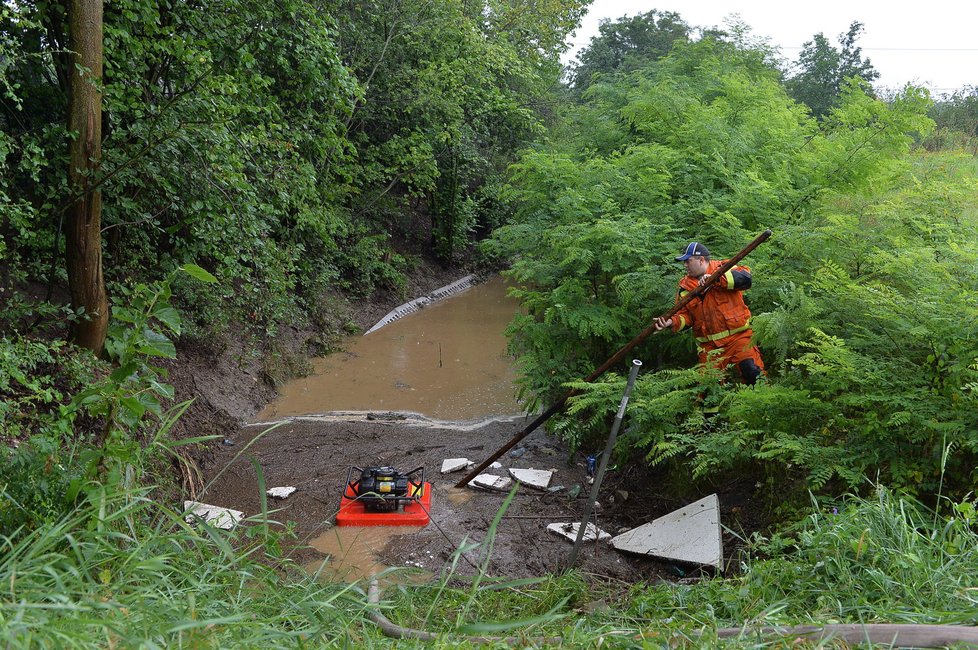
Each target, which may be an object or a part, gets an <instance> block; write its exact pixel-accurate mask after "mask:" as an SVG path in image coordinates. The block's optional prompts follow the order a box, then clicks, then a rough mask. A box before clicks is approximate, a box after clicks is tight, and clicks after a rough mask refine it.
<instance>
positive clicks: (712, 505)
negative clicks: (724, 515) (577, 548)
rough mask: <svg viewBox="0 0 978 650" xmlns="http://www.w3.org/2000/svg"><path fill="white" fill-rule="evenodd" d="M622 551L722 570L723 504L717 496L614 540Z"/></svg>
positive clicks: (690, 505)
mask: <svg viewBox="0 0 978 650" xmlns="http://www.w3.org/2000/svg"><path fill="white" fill-rule="evenodd" d="M611 545H612V546H614V547H615V548H616V549H618V550H620V551H627V552H629V553H637V554H640V555H650V556H653V557H658V558H663V559H667V560H675V561H679V562H688V563H690V564H701V565H707V566H714V567H716V568H718V569H720V568H721V565H722V563H723V540H722V539H721V537H720V503H719V500H718V499H717V495H716V494H711V495H710V496H708V497H704V498H702V499H700V500H699V501H696V502H695V503H691V504H689V505H688V506H686V507H684V508H680V509H679V510H675V511H673V512H670V513H669V514H668V515H665V516H663V517H659V518H658V519H655V520H653V521H651V522H649V523H647V524H643V525H642V526H639V527H638V528H633V529H632V530H629V531H627V532H625V533H622V534H621V535H618V536H617V537H615V538H614V539H612V540H611Z"/></svg>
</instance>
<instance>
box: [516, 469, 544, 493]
mask: <svg viewBox="0 0 978 650" xmlns="http://www.w3.org/2000/svg"><path fill="white" fill-rule="evenodd" d="M509 475H510V476H512V477H513V478H515V479H516V480H517V481H519V482H520V483H522V484H523V485H525V486H527V487H531V488H536V489H537V490H546V489H547V487H548V486H549V485H550V479H551V478H552V477H553V475H554V473H553V472H552V471H550V470H545V469H533V468H532V467H531V468H529V469H519V468H516V467H513V468H510V470H509Z"/></svg>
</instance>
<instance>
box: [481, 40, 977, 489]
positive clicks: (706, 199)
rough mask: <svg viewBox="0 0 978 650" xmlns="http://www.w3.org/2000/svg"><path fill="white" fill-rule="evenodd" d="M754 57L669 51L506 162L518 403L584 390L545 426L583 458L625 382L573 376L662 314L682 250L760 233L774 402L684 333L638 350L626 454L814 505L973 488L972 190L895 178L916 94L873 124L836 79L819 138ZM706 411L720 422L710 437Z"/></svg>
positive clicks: (606, 84) (923, 103) (501, 235)
mask: <svg viewBox="0 0 978 650" xmlns="http://www.w3.org/2000/svg"><path fill="white" fill-rule="evenodd" d="M766 60H767V58H766V56H764V55H762V53H760V52H757V51H754V50H750V49H747V50H745V49H743V46H742V45H738V44H735V43H731V42H728V41H719V40H716V39H710V38H707V39H703V40H701V41H699V42H696V43H690V44H684V45H681V46H677V47H676V48H674V50H673V52H672V53H671V54H670V55H669V56H667V57H665V58H663V59H661V60H660V61H658V62H656V63H655V65H652V66H649V67H647V68H645V69H643V70H640V71H636V72H634V73H632V74H631V75H628V76H623V77H620V78H608V79H607V80H604V81H601V82H598V83H596V84H595V85H594V86H593V87H592V88H591V90H590V91H589V93H588V96H587V99H586V101H585V103H584V105H583V106H581V107H580V108H579V109H578V110H577V111H575V112H573V114H572V120H573V122H572V124H570V125H568V126H566V127H564V128H562V129H561V130H560V131H559V132H558V133H559V135H561V136H564V135H565V134H573V137H567V138H565V139H558V140H556V141H554V142H553V143H552V144H550V145H548V146H540V147H537V148H534V149H532V150H528V151H527V152H526V153H525V154H524V156H523V157H522V159H521V161H520V162H519V163H518V164H517V165H516V166H514V175H513V180H512V186H511V188H510V192H511V193H512V195H513V197H514V198H515V202H516V204H517V205H519V206H520V211H519V213H518V216H517V219H516V221H515V222H514V223H512V224H511V225H508V226H506V227H504V228H501V229H500V230H499V231H498V232H497V234H496V236H495V237H494V239H493V243H492V246H493V247H494V248H495V249H496V250H498V251H499V252H500V253H502V254H506V255H511V256H512V257H513V259H514V262H513V267H512V271H511V275H512V277H513V278H514V279H515V280H516V282H517V285H518V289H517V295H519V296H520V297H521V298H522V299H523V303H524V307H525V314H523V315H520V316H518V317H517V318H516V320H514V322H513V324H512V326H511V335H512V341H511V346H512V350H513V351H514V352H515V353H517V354H518V356H519V363H520V365H521V368H522V370H523V378H522V388H523V390H524V391H525V392H526V394H527V395H528V396H530V397H531V398H533V399H536V401H537V402H540V401H543V402H546V401H549V400H550V399H551V398H552V397H553V396H554V395H555V394H558V393H561V392H562V391H563V390H565V389H566V387H567V386H568V385H571V386H575V387H578V388H580V389H581V390H582V392H583V394H582V395H581V396H579V397H578V398H576V399H575V400H574V402H573V404H572V405H571V409H570V411H569V413H568V414H566V415H564V416H562V417H559V418H557V419H556V421H555V422H554V424H553V428H554V430H555V431H557V432H559V433H560V434H561V435H563V436H565V437H567V438H568V439H570V440H572V441H574V442H576V443H577V444H580V445H582V446H584V447H589V446H590V445H591V444H593V443H592V442H591V441H592V436H600V435H601V434H603V433H605V432H606V431H607V423H608V421H609V419H610V418H611V417H613V415H614V412H615V408H616V406H617V401H618V397H617V396H620V391H621V386H622V382H623V381H624V378H623V377H616V376H611V377H609V378H608V379H607V380H606V381H604V382H599V383H597V384H594V385H590V384H588V385H580V384H577V383H574V380H575V379H578V378H580V377H582V376H585V375H586V374H589V372H590V371H591V370H592V369H593V368H594V367H596V366H597V365H598V364H599V363H601V362H602V361H604V359H605V358H607V357H608V356H610V354H611V353H612V352H613V351H614V350H616V349H618V348H619V347H621V345H623V344H624V343H625V342H626V341H628V340H630V339H631V338H632V336H634V334H635V333H636V332H638V331H639V330H640V329H642V328H644V327H645V326H646V325H647V324H648V322H649V320H650V318H651V317H652V316H654V315H656V314H657V313H661V312H663V311H665V309H666V308H667V307H668V306H669V305H670V304H671V302H672V300H673V299H674V296H675V282H676V280H677V278H678V276H679V274H680V273H681V271H680V270H679V269H678V268H676V267H675V266H674V265H672V264H670V263H669V262H670V261H671V258H672V256H674V255H675V252H676V251H677V250H680V249H681V247H682V246H683V245H684V244H685V243H686V242H688V241H690V240H693V239H695V240H699V241H706V242H709V244H710V246H711V249H713V250H715V251H716V252H717V253H718V255H723V254H729V253H731V252H733V251H736V250H738V249H739V248H740V247H741V246H742V245H743V244H744V243H746V242H747V241H749V240H750V239H751V238H752V237H753V236H754V235H755V234H756V233H757V232H758V231H759V230H761V229H763V228H765V227H770V228H772V229H773V230H774V231H775V233H776V235H775V239H774V240H772V242H771V243H770V244H768V245H766V246H764V247H761V248H760V249H758V250H757V251H755V252H754V254H752V256H751V258H750V260H748V264H749V265H750V266H752V267H753V268H754V270H755V273H756V278H757V281H756V282H755V286H754V287H753V288H752V290H751V292H750V293H751V301H752V303H751V304H752V310H753V312H754V315H755V327H754V329H755V333H756V334H757V337H758V341H759V343H760V345H761V347H762V349H763V350H764V353H765V359H766V361H767V364H768V382H767V383H765V384H763V385H760V386H758V387H756V388H755V389H746V388H743V387H739V386H731V385H727V384H726V383H725V380H724V377H722V376H719V375H717V374H716V373H703V372H702V371H700V370H698V369H695V368H692V367H691V366H693V365H694V364H695V355H694V354H693V350H692V349H691V348H692V346H691V341H690V339H689V338H688V337H683V336H675V337H672V336H668V335H662V336H658V337H652V338H651V339H650V340H649V341H647V342H646V343H645V344H644V345H643V347H642V348H641V349H637V350H636V352H635V354H636V355H637V356H638V357H639V358H642V359H644V360H646V362H647V364H648V366H647V367H649V368H650V371H649V372H648V373H647V374H646V375H645V377H644V379H640V381H639V384H638V385H637V386H636V390H635V393H634V394H633V398H632V401H631V402H630V411H629V413H630V418H633V419H632V423H633V426H632V429H631V431H632V433H631V434H629V435H627V436H625V437H624V438H623V440H622V445H623V447H628V448H630V449H632V450H638V451H640V452H641V453H644V454H646V455H647V458H649V459H650V461H651V462H653V463H662V464H665V465H669V466H672V463H674V462H675V461H676V460H678V459H680V458H682V459H684V461H685V462H684V464H683V465H682V471H683V475H684V476H685V475H686V473H687V472H688V471H689V469H690V468H692V470H693V473H694V475H697V476H699V475H707V474H714V473H715V472H717V471H722V470H727V469H737V470H740V471H744V469H745V468H747V467H753V468H755V469H756V468H759V467H761V468H764V470H765V471H767V472H769V475H770V479H771V480H772V481H775V480H777V481H788V482H789V483H790V482H791V480H792V479H805V483H803V484H804V485H806V486H807V487H809V488H817V489H827V488H828V487H830V486H833V485H840V484H841V485H844V486H846V487H858V486H859V485H861V484H862V481H863V477H864V476H867V475H869V476H873V477H877V476H878V477H880V478H882V479H883V480H885V481H887V482H890V483H893V484H897V485H900V486H902V487H906V488H909V489H924V490H936V489H937V488H938V486H939V485H941V483H942V481H943V483H944V485H945V487H950V486H953V488H954V489H955V490H958V489H968V488H967V486H970V481H971V478H970V471H971V470H970V469H968V468H969V467H971V466H973V464H974V462H973V461H974V458H975V455H974V454H975V451H976V450H978V446H976V445H978V438H976V437H975V436H974V434H973V432H974V431H975V430H978V429H976V421H975V416H974V414H973V413H972V412H971V409H970V408H968V406H966V405H968V404H970V403H971V400H973V398H974V395H973V393H974V386H975V385H978V384H976V379H978V366H976V365H975V359H976V357H978V350H976V349H975V347H974V345H973V344H972V343H971V342H973V341H975V340H978V339H976V337H975V332H974V331H973V329H974V325H973V323H974V322H978V320H976V319H975V318H974V317H973V316H974V315H975V305H974V299H973V295H974V294H973V292H971V291H969V290H966V289H965V287H968V286H970V285H971V284H972V283H973V282H976V281H978V279H976V278H975V277H974V273H973V270H974V269H975V268H978V266H976V265H975V264H974V262H973V260H975V259H978V251H976V250H975V249H974V244H973V242H974V241H975V238H974V234H973V233H974V228H975V227H976V226H978V219H976V217H975V215H974V211H973V210H971V209H969V208H968V207H967V206H966V202H961V201H963V197H965V196H966V195H967V193H968V189H967V188H968V187H971V186H972V184H973V182H974V178H975V176H974V170H973V169H972V170H967V169H965V170H962V173H963V176H962V177H961V178H960V179H958V180H955V181H952V182H942V181H940V180H939V179H940V175H939V173H938V172H937V171H936V166H937V165H938V163H937V162H936V161H934V162H933V163H928V162H927V161H923V163H922V164H919V165H917V166H916V167H915V168H914V169H912V170H911V169H907V167H906V164H905V163H904V162H903V160H904V157H905V156H906V155H907V152H908V151H909V149H910V146H911V145H912V143H913V141H914V138H915V137H916V136H917V135H918V134H926V133H927V132H928V131H929V129H930V128H931V126H932V124H931V123H930V121H929V120H928V119H927V118H926V112H927V110H928V109H929V100H928V99H927V97H926V94H925V93H924V91H922V90H920V89H914V88H908V89H906V90H905V91H904V92H903V93H900V94H898V95H897V96H895V97H894V98H893V100H892V101H891V102H889V103H887V104H884V103H883V102H880V101H878V100H876V99H874V98H873V97H872V96H870V95H869V94H868V93H867V88H866V84H865V82H861V81H860V80H858V79H854V80H850V81H849V82H848V83H846V84H845V85H844V86H843V87H842V89H841V93H840V98H839V104H838V106H837V107H835V108H833V109H831V110H830V111H829V113H828V114H827V115H826V116H825V117H824V119H823V120H822V121H821V122H817V121H815V120H814V119H812V118H811V117H809V116H808V115H807V112H806V111H805V110H804V109H803V108H802V107H800V106H799V105H798V104H796V103H795V102H793V101H792V100H791V99H790V98H789V97H788V96H787V95H786V94H785V92H784V90H783V88H782V87H781V85H780V84H779V83H778V79H777V73H776V72H775V71H773V70H772V69H771V68H770V67H768V66H767V65H766V63H765V61H766ZM582 139H583V141H582ZM945 164H946V163H940V165H941V166H943V165H945ZM910 178H915V179H917V180H915V181H910V180H909V179H910ZM903 188H907V189H906V190H904V189H903ZM913 188H916V189H913ZM904 191H905V193H903V192H904ZM939 196H940V197H945V199H946V201H945V200H941V199H937V197H939ZM952 197H953V199H952ZM952 202H953V205H952ZM944 210H949V211H950V212H944ZM942 215H944V216H942ZM948 215H955V217H954V218H952V217H950V216H948ZM945 251H946V252H945ZM969 260H972V261H969ZM965 269H967V270H965ZM952 278H953V279H952ZM616 395H617V396H616ZM703 405H705V406H710V405H718V406H721V415H719V416H717V417H715V418H713V419H712V420H711V422H710V423H709V427H710V430H711V433H710V435H704V433H703V429H704V428H706V427H707V424H706V422H705V420H704V415H703V410H702V408H701V407H702V406H703ZM947 450H951V451H953V450H958V451H957V454H956V455H954V454H952V455H951V456H950V457H949V456H947V453H946V451H947ZM942 458H943V460H942ZM945 472H946V473H945ZM952 477H953V478H952Z"/></svg>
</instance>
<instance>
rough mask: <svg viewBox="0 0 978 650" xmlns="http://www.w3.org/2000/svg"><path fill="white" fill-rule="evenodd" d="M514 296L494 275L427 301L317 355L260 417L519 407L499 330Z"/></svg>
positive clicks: (515, 410)
mask: <svg viewBox="0 0 978 650" xmlns="http://www.w3.org/2000/svg"><path fill="white" fill-rule="evenodd" d="M517 308H518V302H517V301H516V300H515V299H513V298H508V297H507V296H506V284H505V282H504V281H503V280H502V278H499V277H495V278H493V279H491V280H489V281H488V282H484V283H482V284H478V285H475V286H474V287H472V288H470V289H468V290H466V291H465V292H463V293H461V294H459V295H456V296H453V297H450V298H447V299H445V300H442V301H440V302H437V303H435V304H433V305H429V306H427V307H425V308H423V309H421V310H420V311H417V312H415V313H413V314H409V315H407V316H405V317H403V318H401V319H399V320H396V321H394V322H393V323H391V324H389V325H387V326H385V327H382V328H381V329H379V330H376V331H374V332H372V333H370V334H367V335H366V336H353V337H350V338H348V339H347V340H346V341H344V342H343V345H342V347H343V349H344V351H343V352H339V353H336V354H333V355H330V356H328V357H325V358H321V359H316V360H315V362H314V364H315V372H314V374H313V375H312V376H309V377H304V378H302V379H298V380H296V381H293V382H291V383H289V384H287V385H286V386H285V388H284V390H283V391H282V393H281V396H280V397H279V398H278V399H277V400H275V401H274V402H273V403H272V404H270V405H269V406H268V407H266V408H265V410H264V411H262V412H261V413H260V414H259V415H258V419H259V420H263V421H268V420H274V419H277V418H282V417H288V416H297V415H314V414H323V413H330V412H337V411H339V412H349V411H360V412H363V411H370V412H377V411H384V412H386V411H393V412H407V413H419V414H421V415H424V416H427V417H429V418H433V419H437V420H453V421H459V420H479V419H485V418H489V417H494V416H509V415H516V414H520V413H521V412H522V409H521V408H520V405H519V404H518V403H517V401H516V398H515V391H514V384H513V382H514V380H515V378H516V373H515V371H514V369H513V367H512V362H513V360H512V358H511V357H510V356H509V355H507V354H506V339H505V337H504V335H503V331H504V330H505V328H506V325H508V324H509V322H510V321H511V320H512V318H513V315H514V313H515V312H516V310H517Z"/></svg>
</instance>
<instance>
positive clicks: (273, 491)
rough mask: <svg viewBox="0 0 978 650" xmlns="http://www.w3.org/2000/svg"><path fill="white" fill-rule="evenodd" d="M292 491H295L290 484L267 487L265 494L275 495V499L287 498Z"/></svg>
mask: <svg viewBox="0 0 978 650" xmlns="http://www.w3.org/2000/svg"><path fill="white" fill-rule="evenodd" d="M293 492H295V488H294V487H292V486H291V485H288V486H284V487H273V488H269V489H268V490H267V491H266V492H265V494H267V495H268V496H270V497H275V498H276V499H287V498H289V496H291V495H292V493H293Z"/></svg>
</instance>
